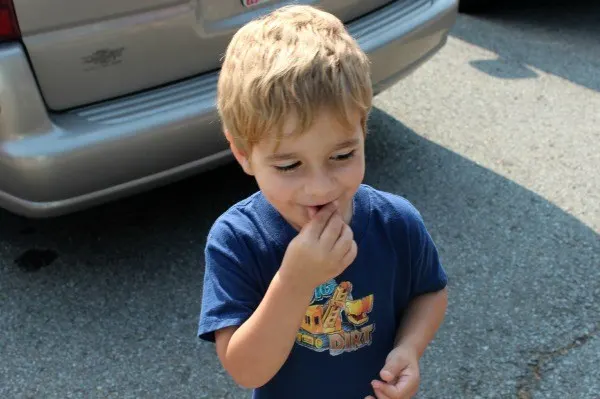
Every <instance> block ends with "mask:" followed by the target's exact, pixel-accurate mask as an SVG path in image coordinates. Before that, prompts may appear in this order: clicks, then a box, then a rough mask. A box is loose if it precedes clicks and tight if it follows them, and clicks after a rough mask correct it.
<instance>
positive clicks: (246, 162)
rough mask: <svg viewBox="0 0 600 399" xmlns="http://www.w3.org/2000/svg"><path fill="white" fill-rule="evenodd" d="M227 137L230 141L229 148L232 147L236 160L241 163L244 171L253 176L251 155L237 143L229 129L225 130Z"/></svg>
mask: <svg viewBox="0 0 600 399" xmlns="http://www.w3.org/2000/svg"><path fill="white" fill-rule="evenodd" d="M225 137H226V138H227V141H228V142H229V148H231V152H232V153H233V156H234V157H235V159H236V161H237V162H238V163H239V164H240V166H241V167H242V169H243V170H244V172H246V173H247V174H248V175H250V176H252V175H253V174H254V173H253V172H252V164H251V163H250V157H249V156H248V154H246V152H245V151H243V150H242V149H240V148H238V147H237V146H236V145H235V142H234V141H233V137H231V134H230V133H229V132H228V131H225Z"/></svg>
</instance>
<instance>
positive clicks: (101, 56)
mask: <svg viewBox="0 0 600 399" xmlns="http://www.w3.org/2000/svg"><path fill="white" fill-rule="evenodd" d="M290 3H303V4H310V5H314V6H318V7H320V8H322V9H324V10H327V11H330V12H332V13H333V14H335V15H337V16H338V17H339V18H340V19H342V20H343V21H344V22H345V23H346V24H347V27H348V30H349V31H350V32H351V34H352V35H353V36H354V37H355V38H356V39H357V41H358V42H359V44H360V45H361V46H362V48H363V49H364V50H365V51H366V52H367V54H368V55H369V56H370V58H371V59H372V68H373V86H374V90H375V92H376V93H378V92H381V91H382V90H385V89H386V88H388V87H389V86H390V85H392V84H393V83H395V82H397V81H398V80H399V79H401V78H402V77H404V76H406V75H407V74H408V73H410V72H411V71H412V70H414V69H415V68H416V67H418V66H419V65H421V64H422V63H423V62H425V61H426V60H427V59H428V58H429V57H431V56H432V55H434V54H435V53H436V52H437V51H438V50H439V49H440V48H441V47H442V46H443V45H444V44H445V43H446V40H447V37H448V32H449V30H450V29H451V27H452V26H453V24H454V22H455V20H456V15H457V8H458V1H457V0H393V1H391V0H296V1H293V2H292V1H283V0H103V1H96V0H0V207H3V208H5V209H8V210H10V211H12V212H14V213H17V214H21V215H24V216H27V217H49V216H55V215H60V214H64V213H68V212H73V211H76V210H80V209H84V208H87V207H90V206H93V205H95V204H99V203H103V202H106V201H109V200H113V199H116V198H119V197H122V196H125V195H130V194H133V193H136V192H140V191H143V190H147V189H149V188H153V187H156V186H159V185H163V184H166V183H169V182H172V181H175V180H177V179H182V178H184V177H186V176H189V175H191V174H195V173H199V172H201V171H203V170H206V169H208V168H213V167H215V166H217V165H219V164H221V163H223V162H227V161H229V160H230V159H231V157H230V152H229V150H228V147H227V143H226V141H225V140H224V138H223V136H222V134H221V131H220V125H219V121H218V115H217V112H216V108H215V98H216V83H217V77H218V75H219V65H220V59H221V56H222V55H223V53H224V50H225V48H226V46H227V44H228V42H229V40H230V38H231V37H232V35H233V34H234V32H235V31H236V30H237V29H238V28H239V27H240V26H241V25H242V24H244V23H246V22H248V21H249V20H250V19H252V18H255V17H258V16H260V15H262V14H265V13H268V12H270V11H272V10H273V9H274V8H277V7H280V6H282V5H286V4H290ZM215 189H218V188H216V187H206V190H207V191H208V192H210V191H211V190H215Z"/></svg>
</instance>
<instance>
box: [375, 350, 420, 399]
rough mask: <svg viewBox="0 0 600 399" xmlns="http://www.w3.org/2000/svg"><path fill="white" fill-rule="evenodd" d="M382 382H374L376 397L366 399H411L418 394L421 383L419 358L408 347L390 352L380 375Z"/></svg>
mask: <svg viewBox="0 0 600 399" xmlns="http://www.w3.org/2000/svg"><path fill="white" fill-rule="evenodd" d="M380 376H381V379H382V381H379V380H374V381H373V382H372V386H373V390H374V392H375V396H368V397H367V398H366V399H375V398H377V399H410V398H412V397H413V396H415V395H416V394H417V391H418V390H419V383H420V381H421V377H420V373H419V357H418V355H417V353H416V352H415V351H414V350H412V349H411V348H409V347H407V346H402V345H399V346H397V347H396V348H395V349H394V350H392V351H391V352H390V354H389V355H388V357H387V359H386V363H385V366H384V367H383V369H382V370H381V373H380Z"/></svg>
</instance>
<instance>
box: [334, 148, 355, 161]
mask: <svg viewBox="0 0 600 399" xmlns="http://www.w3.org/2000/svg"><path fill="white" fill-rule="evenodd" d="M355 153H356V150H352V151H350V152H347V153H345V154H340V155H336V156H334V157H333V159H334V160H336V161H343V160H346V159H350V158H352V157H353V156H354V154H355Z"/></svg>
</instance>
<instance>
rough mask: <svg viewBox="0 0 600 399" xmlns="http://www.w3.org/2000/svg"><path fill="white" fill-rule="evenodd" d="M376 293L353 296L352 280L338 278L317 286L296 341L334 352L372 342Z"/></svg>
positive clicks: (356, 348) (321, 350)
mask: <svg viewBox="0 0 600 399" xmlns="http://www.w3.org/2000/svg"><path fill="white" fill-rule="evenodd" d="M373 301H374V296H373V294H371V295H367V296H365V297H363V298H360V299H353V298H352V283H350V282H349V281H343V282H341V283H339V284H338V283H337V282H336V281H335V280H334V279H332V280H329V281H328V282H326V283H324V284H321V285H320V286H319V287H317V288H316V289H315V292H314V295H313V300H312V302H311V305H310V306H309V307H308V309H307V310H306V314H305V315H304V319H303V320H302V326H301V327H300V330H299V331H298V334H297V335H296V343H297V344H298V345H301V346H304V347H306V348H309V349H312V350H314V351H316V352H324V351H329V354H330V355H332V356H337V355H340V354H342V353H344V352H352V351H355V350H358V349H360V348H363V347H365V346H369V345H371V342H372V340H373V332H374V331H375V324H369V313H371V311H372V310H373Z"/></svg>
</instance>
